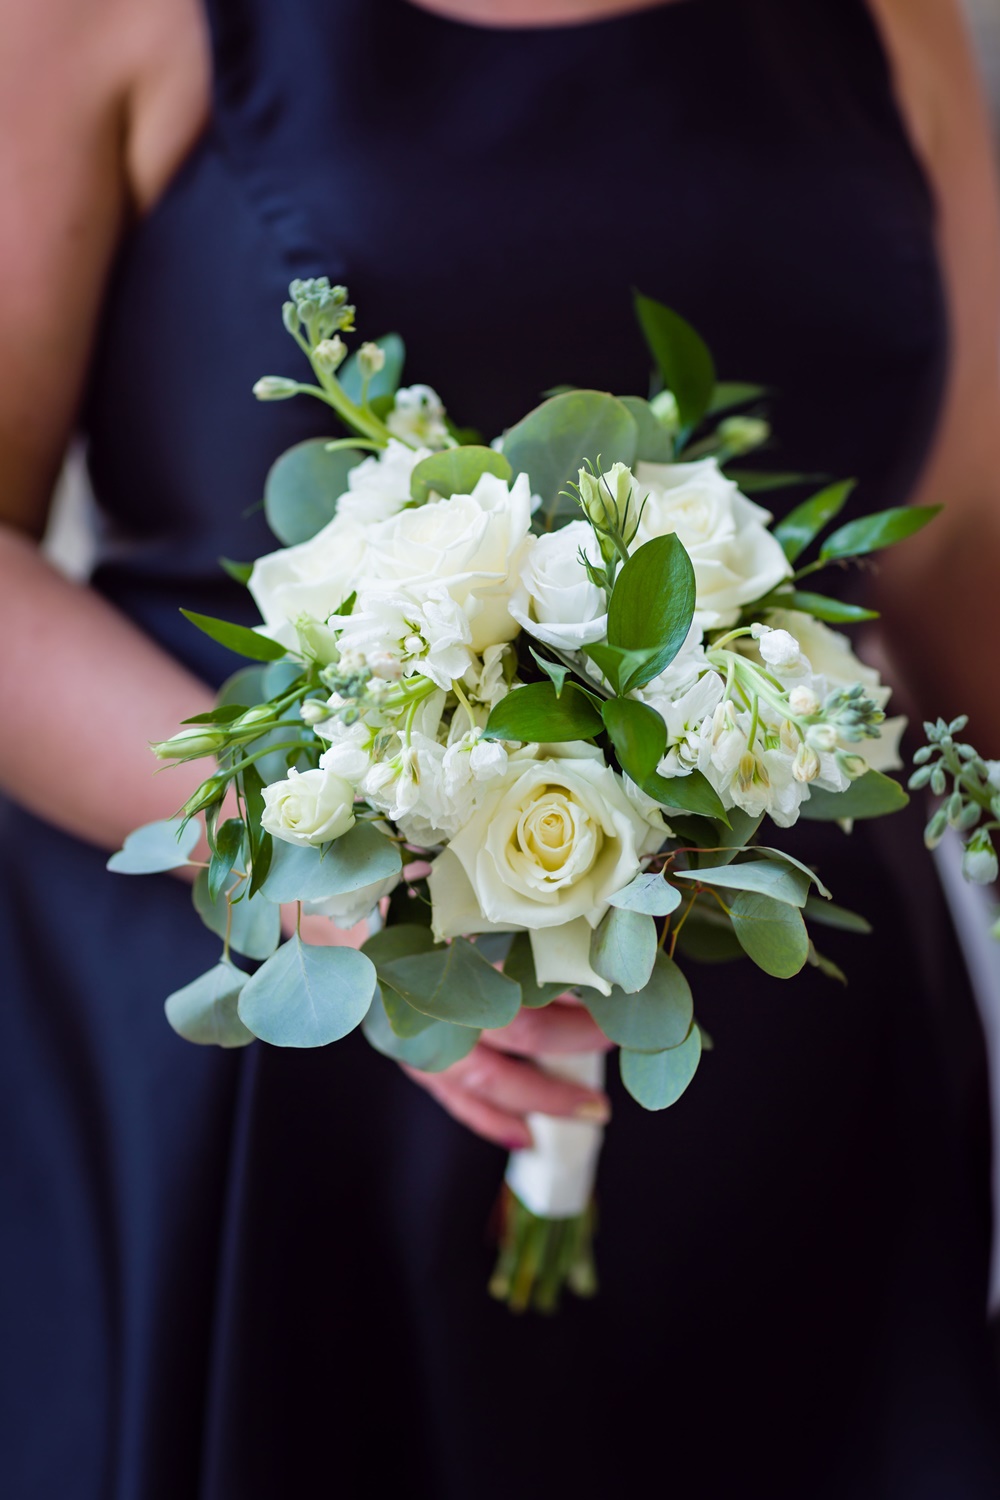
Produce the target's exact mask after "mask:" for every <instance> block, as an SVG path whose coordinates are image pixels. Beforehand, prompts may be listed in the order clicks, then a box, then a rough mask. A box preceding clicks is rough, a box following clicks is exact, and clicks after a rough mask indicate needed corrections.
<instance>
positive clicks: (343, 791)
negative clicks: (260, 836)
mask: <svg viewBox="0 0 1000 1500" xmlns="http://www.w3.org/2000/svg"><path fill="white" fill-rule="evenodd" d="M260 821H261V826H262V827H263V828H264V829H265V830H266V832H268V833H270V834H272V835H273V836H274V837H275V838H276V839H283V840H284V841H285V843H286V844H299V845H301V846H303V847H308V846H309V845H310V844H326V843H328V842H329V841H330V840H331V839H339V838H340V836H341V834H344V833H346V832H347V830H348V829H349V828H353V827H354V788H353V786H351V784H350V782H349V781H345V780H344V779H343V777H341V776H337V775H335V774H334V773H333V772H332V771H325V770H318V771H302V772H299V771H295V770H292V771H289V773H288V776H287V778H286V779H285V780H284V781H272V782H271V784H270V786H266V787H265V788H264V812H263V814H262V816H261V820H260Z"/></svg>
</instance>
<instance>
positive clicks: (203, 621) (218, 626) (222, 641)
mask: <svg viewBox="0 0 1000 1500" xmlns="http://www.w3.org/2000/svg"><path fill="white" fill-rule="evenodd" d="M181 614H182V615H183V616H184V618H185V620H190V621H191V624H192V625H195V626H197V628H198V629H199V630H201V631H203V632H204V634H205V635H208V636H211V638H212V640H213V641H218V643H219V645H220V646H225V647H227V648H228V650H230V651H235V652H236V653H237V655H239V656H249V657H252V659H253V660H254V661H277V660H278V658H279V657H281V656H285V655H287V653H286V651H285V648H284V646H279V645H278V642H277V641H272V640H269V639H268V637H267V636H266V635H259V634H258V633H257V631H256V630H248V629H247V627H246V626H245V625H232V624H230V622H229V621H228V620H214V619H213V618H212V616H211V615H197V614H195V612H194V611H193V610H191V609H182V610H181Z"/></svg>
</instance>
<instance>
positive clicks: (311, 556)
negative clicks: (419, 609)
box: [247, 516, 367, 650]
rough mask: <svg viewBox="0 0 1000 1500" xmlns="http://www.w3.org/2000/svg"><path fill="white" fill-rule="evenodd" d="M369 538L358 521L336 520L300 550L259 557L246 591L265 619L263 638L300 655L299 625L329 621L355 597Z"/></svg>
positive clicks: (300, 545) (296, 548) (335, 518)
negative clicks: (308, 618)
mask: <svg viewBox="0 0 1000 1500" xmlns="http://www.w3.org/2000/svg"><path fill="white" fill-rule="evenodd" d="M366 550H367V541H366V533H365V530H364V528H363V527H362V526H359V525H358V523H357V522H356V521H352V520H349V519H347V518H346V517H344V516H334V518H333V520H332V521H328V522H327V524H326V525H325V526H324V527H323V529H322V531H317V533H316V535H315V536H314V537H312V538H311V539H310V540H309V541H308V542H300V543H299V544H298V546H296V547H282V548H280V549H279V550H278V551H277V552H269V553H268V554H267V555H266V556H265V557H259V558H258V559H257V561H256V562H255V563H254V565H253V571H252V573H251V574H250V579H249V582H248V584H247V587H248V588H249V590H250V593H251V594H252V595H253V599H254V603H255V604H256V605H257V608H258V609H259V610H260V612H261V615H262V616H263V619H264V625H265V633H266V634H268V635H270V636H272V637H273V639H275V640H277V641H280V643H281V644H282V645H283V646H285V647H287V648H288V649H289V650H296V649H298V645H299V640H298V636H297V634H296V631H295V621H296V620H297V619H299V618H300V617H301V616H303V615H310V616H312V618H313V619H314V620H318V621H325V620H326V619H327V618H328V617H329V616H330V615H331V614H333V612H334V610H335V609H337V608H339V606H340V605H341V604H342V603H343V602H344V600H345V599H346V598H347V597H348V596H349V595H350V594H351V593H352V592H353V590H354V587H355V584H356V582H357V580H358V578H360V577H361V575H362V573H363V571H364V570H365V567H366V563H365V553H366Z"/></svg>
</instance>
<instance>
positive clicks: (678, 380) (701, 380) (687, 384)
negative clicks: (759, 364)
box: [634, 292, 715, 427]
mask: <svg viewBox="0 0 1000 1500" xmlns="http://www.w3.org/2000/svg"><path fill="white" fill-rule="evenodd" d="M634 300H635V314H636V317H637V318H638V320H639V327H640V328H641V329H642V332H643V337H644V338H645V340H646V343H647V345H648V346H649V349H650V352H651V354H652V355H653V358H654V359H655V360H656V364H657V368H658V369H659V372H660V375H661V377H662V379H663V384H664V385H665V386H666V387H667V389H668V390H671V391H673V393H674V397H675V399H676V401H677V409H678V411H679V412H680V418H681V422H682V423H683V424H684V426H685V427H695V426H697V424H698V423H699V422H700V421H701V419H702V417H703V416H704V415H705V413H706V412H707V411H708V408H709V405H710V403H711V400H712V394H713V392H714V390H715V365H714V364H713V362H712V356H711V354H710V352H709V350H708V346H707V345H706V344H705V342H704V340H703V339H702V338H701V336H700V335H699V334H698V333H696V332H695V330H694V329H693V328H692V327H691V324H690V323H688V322H687V321H686V320H685V319H684V318H682V317H680V315H679V314H678V313H675V312H673V311H672V310H671V308H669V307H665V306H664V305H663V303H662V302H657V301H656V300H655V299H654V298H652V297H644V296H643V295H642V293H641V292H636V293H635V299H634Z"/></svg>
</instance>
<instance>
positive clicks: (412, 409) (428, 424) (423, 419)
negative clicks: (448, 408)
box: [385, 385, 448, 457]
mask: <svg viewBox="0 0 1000 1500" xmlns="http://www.w3.org/2000/svg"><path fill="white" fill-rule="evenodd" d="M385 425H386V426H387V427H388V429H389V431H390V432H391V433H392V435H393V437H396V438H402V440H403V442H404V443H411V444H414V445H416V446H418V447H419V446H423V447H425V448H443V447H444V445H445V443H446V441H447V439H448V428H447V426H446V424H445V420H444V405H443V403H442V401H441V397H440V396H439V395H438V393H437V391H435V390H433V389H432V388H431V386H429V385H404V386H402V387H401V389H400V390H398V391H397V392H396V399H395V402H394V404H393V408H392V411H391V412H390V413H389V415H388V416H387V417H386V419H385ZM424 457H426V454H425V455H424Z"/></svg>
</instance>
